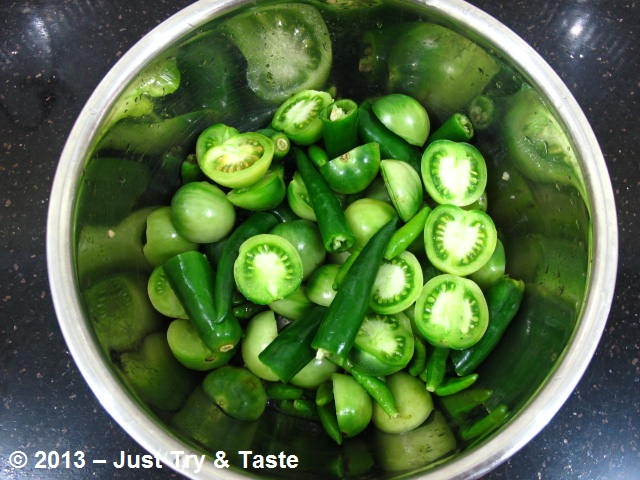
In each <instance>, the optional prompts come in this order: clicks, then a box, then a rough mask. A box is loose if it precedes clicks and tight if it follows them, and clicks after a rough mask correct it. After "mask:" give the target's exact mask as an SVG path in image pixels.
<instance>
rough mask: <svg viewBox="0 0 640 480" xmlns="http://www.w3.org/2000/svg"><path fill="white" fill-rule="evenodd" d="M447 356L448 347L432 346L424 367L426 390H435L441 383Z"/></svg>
mask: <svg viewBox="0 0 640 480" xmlns="http://www.w3.org/2000/svg"><path fill="white" fill-rule="evenodd" d="M448 358H449V348H447V347H433V350H432V351H431V355H429V358H428V359H427V365H426V367H425V369H424V372H423V376H424V381H425V382H426V384H427V390H429V391H430V392H435V391H436V389H437V388H438V387H439V386H440V385H441V384H442V381H443V380H444V376H445V373H446V372H447V359H448Z"/></svg>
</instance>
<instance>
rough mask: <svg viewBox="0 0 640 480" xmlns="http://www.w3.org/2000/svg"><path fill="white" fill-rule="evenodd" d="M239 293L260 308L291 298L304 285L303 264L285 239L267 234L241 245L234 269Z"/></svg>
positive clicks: (256, 236) (251, 238)
mask: <svg viewBox="0 0 640 480" xmlns="http://www.w3.org/2000/svg"><path fill="white" fill-rule="evenodd" d="M233 275H234V278H235V280H236V285H237V286H238V290H240V292H241V293H242V294H243V295H244V296H245V297H246V298H247V299H248V300H251V301H252V302H254V303H257V304H258V305H268V304H269V303H271V302H274V301H276V300H280V299H282V298H285V297H287V296H289V295H291V294H292V293H293V292H294V291H296V290H297V289H298V288H299V287H300V284H301V283H302V260H301V259H300V254H299V253H298V251H297V250H296V248H295V247H294V246H293V245H291V243H289V241H288V240H286V239H285V238H283V237H280V236H278V235H273V234H270V233H264V234H260V235H254V236H253V237H250V238H249V239H247V240H246V241H244V242H243V243H242V245H240V250H239V252H238V257H237V258H236V261H235V263H234V266H233Z"/></svg>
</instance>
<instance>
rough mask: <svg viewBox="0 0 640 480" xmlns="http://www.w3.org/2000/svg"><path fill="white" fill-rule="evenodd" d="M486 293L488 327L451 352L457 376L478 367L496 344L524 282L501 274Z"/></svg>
mask: <svg viewBox="0 0 640 480" xmlns="http://www.w3.org/2000/svg"><path fill="white" fill-rule="evenodd" d="M485 297H486V299H487V306H488V307H489V326H488V327H487V331H486V332H485V333H484V335H483V336H482V338H481V339H480V341H479V342H478V343H476V344H475V345H473V346H471V347H469V348H466V349H464V350H455V351H452V352H451V359H452V360H453V366H454V367H455V370H456V373H457V374H458V375H460V376H464V375H469V374H470V373H471V372H473V371H474V370H475V369H476V368H478V366H479V365H480V364H481V363H482V362H483V361H484V359H485V358H487V356H489V354H490V353H491V352H492V351H493V349H494V348H495V347H496V345H497V344H498V342H499V341H500V339H501V338H502V335H503V334H504V332H505V331H506V329H507V327H508V326H509V324H510V323H511V320H513V318H514V317H515V315H516V313H517V312H518V309H519V308H520V304H521V303H522V299H523V297H524V282H523V281H522V280H516V279H513V278H510V277H507V276H504V277H502V278H501V279H500V280H498V281H497V282H496V283H495V284H493V285H492V286H491V287H489V288H488V289H487V292H486V294H485Z"/></svg>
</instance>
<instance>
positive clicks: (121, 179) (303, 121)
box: [78, 0, 582, 470]
mask: <svg viewBox="0 0 640 480" xmlns="http://www.w3.org/2000/svg"><path fill="white" fill-rule="evenodd" d="M333 3H334V2H328V3H327V2H316V1H315V0H312V1H310V2H308V3H305V4H301V3H282V4H280V3H274V4H264V5H259V6H256V7H255V8H250V9H248V10H246V11H241V12H240V13H237V14H236V13H235V12H234V13H233V14H232V15H231V16H230V17H229V18H224V19H223V21H222V22H221V23H220V24H216V26H215V28H211V29H205V30H204V31H203V32H199V33H198V34H197V35H195V36H194V37H193V38H191V39H189V40H188V41H187V42H186V43H185V44H183V45H182V46H181V47H180V48H179V49H177V50H176V51H172V52H170V53H171V54H169V55H168V56H167V57H163V58H160V59H158V60H157V61H156V62H154V63H153V64H151V65H150V66H149V67H147V69H145V71H144V72H143V74H141V75H140V76H139V77H137V78H136V79H135V80H134V81H133V82H132V84H131V85H130V86H129V87H128V88H127V89H126V91H125V93H124V94H123V95H122V97H121V99H120V102H119V103H118V105H117V106H116V107H115V108H114V109H113V111H112V112H111V113H110V114H109V116H108V118H107V121H106V127H105V129H104V135H103V136H102V137H101V138H100V141H99V142H98V147H97V152H98V153H97V154H96V156H95V158H93V159H92V161H91V162H89V164H88V165H87V171H86V174H85V178H84V188H85V190H84V191H83V192H81V198H82V201H81V202H80V204H79V212H78V218H79V219H80V220H79V224H80V225H82V227H83V228H81V229H79V238H78V274H79V278H80V283H81V285H82V287H83V295H84V299H85V301H86V303H87V310H88V312H89V315H90V316H91V320H92V322H93V324H94V326H95V330H96V333H97V336H98V338H99V340H100V341H101V343H102V344H103V346H104V347H105V350H107V351H108V352H109V353H110V354H111V355H112V358H113V359H114V362H115V364H116V365H117V366H118V367H119V369H120V371H122V372H123V374H124V375H123V377H124V379H125V381H126V382H128V383H129V384H130V385H131V386H132V387H133V388H132V390H134V391H135V392H136V393H137V394H138V395H139V396H140V397H141V399H142V400H143V401H144V402H146V403H147V404H148V405H150V406H151V407H152V408H153V409H154V410H155V411H156V412H159V413H160V415H161V416H163V418H168V419H169V422H170V423H171V424H172V425H173V426H175V427H176V429H177V430H178V431H181V432H185V433H186V434H187V435H188V436H189V437H190V438H192V439H195V440H197V441H201V438H200V437H201V436H202V435H201V434H202V431H203V429H205V426H206V425H210V424H211V423H214V424H217V423H216V422H218V423H219V424H220V425H227V423H226V422H227V421H229V419H232V420H233V421H234V422H235V421H238V422H240V423H242V424H243V425H252V424H255V423H257V422H258V421H265V420H264V419H265V418H268V417H269V415H266V414H265V412H266V413H268V411H277V412H281V413H283V414H284V417H286V418H291V417H296V418H302V419H304V421H308V422H311V424H312V425H314V428H318V429H322V430H324V431H325V432H326V433H327V435H328V438H329V439H331V440H332V441H333V443H335V444H339V445H342V450H346V449H347V448H346V447H347V446H348V445H349V442H348V441H347V440H346V439H353V440H356V439H358V435H359V434H360V433H361V432H363V431H364V430H365V429H368V430H370V431H372V432H374V438H376V439H379V440H380V444H381V445H382V447H381V449H380V450H381V451H382V452H383V454H382V455H380V457H381V458H382V460H379V461H380V462H381V464H382V465H381V466H382V468H383V469H386V470H404V469H409V468H412V467H419V466H422V465H425V464H426V463H429V462H431V461H435V460H437V459H439V458H441V457H443V456H445V455H447V454H448V453H452V452H454V451H456V450H458V449H459V448H461V447H463V446H466V445H470V444H473V443H474V442H478V441H480V440H482V439H483V438H486V436H487V435H489V434H490V433H491V432H492V431H494V430H495V429H496V428H497V427H499V426H500V425H501V424H503V423H504V421H505V420H506V419H507V418H508V417H509V415H510V412H509V409H508V407H507V406H506V405H504V404H502V402H505V401H509V403H511V402H510V400H503V396H501V395H500V394H498V395H494V394H493V392H492V391H491V390H488V389H486V388H484V387H483V386H482V385H483V382H482V381H478V380H479V373H478V372H479V369H480V367H481V365H482V364H483V362H484V360H485V359H486V358H487V357H488V356H489V355H490V353H491V352H492V351H493V350H494V349H495V347H496V346H497V345H498V343H499V342H500V340H501V338H502V336H503V334H504V333H505V331H506V330H507V328H508V326H509V324H510V322H511V320H512V319H513V318H514V317H515V316H516V314H517V312H518V309H519V307H520V304H521V302H522V301H523V293H524V282H523V281H522V280H520V279H516V278H512V277H511V276H509V272H507V271H506V265H507V257H506V253H510V254H511V256H510V257H509V258H510V259H513V258H514V256H515V254H516V253H517V252H511V250H509V252H505V246H504V245H503V243H502V241H501V237H502V235H501V232H499V231H498V228H497V227H496V223H494V220H493V218H492V217H491V216H489V214H488V213H487V209H488V202H489V201H490V200H491V201H493V202H494V203H493V206H494V207H495V205H496V203H499V204H500V205H503V204H507V203H508V201H507V200H509V196H510V195H513V192H514V188H516V189H517V188H520V187H522V185H525V184H526V182H528V181H529V179H533V180H535V181H539V182H551V183H550V185H551V184H552V185H553V187H549V188H548V189H547V190H548V191H549V192H551V193H552V194H553V195H557V194H556V190H557V189H558V188H559V187H558V185H564V186H563V187H562V188H565V186H571V185H573V184H574V183H575V182H574V180H575V178H574V177H575V171H574V170H575V169H574V168H573V165H572V163H571V161H570V159H571V151H570V149H567V148H566V145H565V143H566V142H563V141H561V139H560V140H559V139H558V138H560V137H562V135H561V134H562V132H561V129H560V127H559V126H558V125H557V123H554V122H555V121H554V120H553V118H552V115H551V113H550V112H549V111H548V109H547V108H546V107H545V106H544V105H543V104H542V103H541V101H540V99H539V98H538V96H537V95H536V94H535V92H533V90H532V89H530V88H529V87H527V86H526V85H523V84H522V82H521V80H517V79H516V80H514V79H515V78H516V77H515V76H513V75H512V73H513V72H510V71H509V69H507V68H504V66H501V65H499V64H498V63H497V62H496V60H495V59H494V58H493V57H492V56H490V55H489V54H487V53H486V52H485V51H483V50H482V49H481V48H480V47H479V46H477V45H475V44H473V43H472V42H471V41H469V40H467V39H466V38H464V37H462V36H460V35H458V34H456V33H455V32H453V31H452V30H449V29H447V28H445V27H442V26H440V25H437V24H434V23H431V22H428V21H404V20H403V19H402V18H399V19H396V20H394V22H395V23H391V22H389V23H385V22H386V19H387V18H391V17H394V16H392V15H388V14H387V11H386V10H380V11H379V12H378V13H376V15H378V14H379V18H378V17H375V19H376V20H375V21H374V20H373V18H374V17H373V15H374V13H372V12H374V11H376V9H378V8H380V9H383V6H382V4H381V2H377V1H375V0H374V1H371V2H369V1H366V0H365V1H363V2H347V3H349V4H351V3H353V7H352V8H351V7H350V8H348V9H346V10H344V11H343V10H340V11H337V10H334V8H338V4H340V2H337V3H336V5H334V4H333ZM316 7H317V8H316ZM320 10H321V11H322V14H320V13H319V11H320ZM350 15H351V16H350ZM369 15H371V17H369ZM394 18H395V17H394ZM326 19H330V21H327V22H326V23H325V20H326ZM358 21H362V22H363V24H364V25H366V26H369V25H373V24H375V25H378V24H380V25H384V28H380V29H373V30H371V31H367V32H366V33H365V35H364V38H363V39H361V40H362V44H363V46H364V50H363V52H364V53H363V55H360V56H359V59H356V61H353V60H354V59H353V58H351V57H347V58H346V59H345V57H340V56H339V55H340V54H342V55H350V54H349V52H348V50H349V49H342V50H341V51H340V52H337V51H335V50H332V42H335V41H336V37H335V35H337V34H336V30H335V26H334V30H332V31H331V32H329V30H328V27H327V26H328V25H329V24H330V23H331V22H333V23H335V22H344V23H345V24H346V25H347V26H348V27H351V25H350V22H358ZM248 31H250V32H252V35H246V32H248ZM344 31H345V32H347V33H344V32H343V33H342V34H340V35H343V36H342V37H339V40H337V41H338V42H343V43H344V44H348V41H347V40H349V39H350V38H351V37H349V35H350V34H349V32H350V28H345V29H344ZM258 46H259V47H260V48H258ZM292 52H295V55H294V54H292ZM344 52H347V53H346V54H345V53H344ZM174 54H175V55H174ZM265 55H268V56H269V58H270V61H269V62H266V61H265V60H264V59H265ZM357 60H359V63H358V61H357ZM238 65H242V68H244V69H245V72H244V73H245V74H246V75H244V76H242V75H238V74H237V72H236V70H237V69H238V68H239V67H238ZM354 65H355V68H357V69H358V72H357V73H358V74H362V76H361V77H358V78H359V79H361V81H359V82H353V81H352V76H353V75H355V73H354V72H353V71H352V70H350V68H353V66H354ZM435 66H437V68H435ZM341 75H343V76H344V77H345V78H341ZM211 79H215V80H216V81H211ZM490 79H493V80H492V81H491V82H490ZM327 85H335V87H331V88H328V87H327ZM354 85H355V86H354ZM380 92H385V93H384V94H381V93H380ZM386 92H395V93H386ZM400 92H402V93H400ZM247 105H248V107H246V109H245V106H247ZM425 106H426V109H425ZM246 110H250V111H249V112H248V111H246ZM498 117H506V118H508V119H509V121H508V122H506V123H504V125H503V126H502V127H500V128H502V129H503V130H504V132H502V131H500V132H497V128H496V118H498ZM474 129H475V130H481V129H482V130H484V131H485V135H486V136H492V135H500V141H498V142H496V143H500V144H502V143H504V144H505V148H506V153H507V154H508V155H509V157H510V158H512V159H513V163H514V164H515V165H516V167H517V168H516V169H509V172H506V170H505V173H503V177H504V175H505V174H506V175H507V177H508V178H506V180H505V179H504V178H503V180H504V182H503V183H506V182H507V181H508V180H509V187H508V188H505V189H502V190H501V189H495V191H493V192H491V193H492V194H494V195H493V196H491V195H488V194H487V179H488V176H489V175H490V173H491V172H489V171H488V170H489V168H488V166H487V162H486V161H485V158H484V156H483V153H482V152H481V151H480V150H479V149H478V145H479V142H476V141H475V139H474ZM556 137H558V138H556ZM563 138H564V137H563ZM502 140H504V142H502ZM492 153H494V152H492ZM565 157H568V159H567V158H565ZM149 158H150V159H151V161H148V159H149ZM148 164H151V165H152V166H153V168H149V167H148ZM534 164H535V165H536V166H537V167H539V168H536V169H533V170H534V171H531V169H532V168H533V167H531V165H534ZM156 167H157V168H156ZM520 171H522V173H520ZM525 177H526V178H525ZM494 180H495V178H494ZM518 182H519V183H518ZM494 183H495V182H494ZM512 184H513V185H512ZM522 188H523V189H524V187H522ZM547 190H545V191H547ZM104 192H109V193H110V195H104ZM516 193H518V195H516V196H517V197H518V199H520V198H522V200H521V201H520V200H517V202H516V204H515V206H513V205H512V204H510V203H509V204H508V208H504V209H501V208H497V209H496V208H493V209H492V215H494V216H500V218H497V217H496V219H498V220H499V224H500V225H503V226H505V225H510V224H513V225H515V227H514V228H516V230H517V229H518V228H521V225H524V224H526V223H527V221H534V220H535V217H534V216H529V215H527V213H528V212H529V211H530V209H531V208H533V207H532V206H531V205H533V204H535V205H536V208H537V209H541V208H540V206H539V205H538V203H536V202H538V201H539V199H532V198H530V196H527V195H523V196H520V195H519V191H518V192H516ZM553 195H551V197H550V198H552V199H556V198H560V197H559V196H553ZM489 197H491V198H489ZM496 198H497V200H495V201H494V199H496ZM158 199H161V200H160V202H159V201H158ZM549 201H551V200H549ZM159 203H160V204H161V206H158V204H159ZM512 207H513V208H512ZM131 211H134V213H130V212H131ZM96 212H97V213H96ZM98 216H101V218H100V219H99V221H95V223H94V220H95V218H94V217H98ZM523 219H525V220H523ZM527 219H534V220H527ZM563 220H564V219H563ZM116 221H118V222H120V223H117V224H116V225H115V226H114V225H113V224H114V223H116ZM541 222H543V223H544V222H546V223H544V224H541V225H538V224H536V225H535V227H536V231H537V230H538V227H540V228H539V230H541V231H545V232H546V231H547V230H553V231H554V232H555V230H556V223H561V224H562V225H565V226H566V225H573V224H574V223H570V222H566V221H562V222H556V221H555V220H554V219H553V218H551V219H550V220H548V219H547V216H545V220H544V221H541ZM105 225H108V227H105ZM542 227H544V228H542ZM527 228H528V227H527ZM566 228H570V227H566ZM527 241H528V242H529V243H528V245H533V247H536V246H537V245H538V244H537V243H536V242H538V241H539V237H531V238H528V239H527ZM544 245H546V243H544ZM564 245H565V243H562V244H561V247H562V248H561V249H560V250H559V251H560V253H559V254H557V255H556V256H555V257H552V258H558V259H564V260H562V262H565V263H566V264H568V265H574V264H577V263H578V262H572V261H570V260H566V259H567V258H573V257H571V255H574V256H575V253H573V254H571V253H570V252H573V250H570V249H569V248H565V247H564ZM554 246H555V244H554ZM571 247H572V248H573V245H571ZM554 251H555V250H554ZM523 256H526V254H522V255H521V257H520V263H521V264H522V263H525V264H526V262H523V260H522V258H523ZM516 263H517V262H516ZM527 265H528V264H527ZM150 266H151V268H149V267H150ZM525 267H526V265H525ZM572 268H575V269H576V270H579V267H572ZM527 270H528V268H522V265H521V268H520V271H525V272H526V271H527ZM114 272H116V273H115V274H114ZM122 272H127V273H122ZM140 273H141V274H142V277H141V275H140ZM578 273H579V272H578ZM545 275H546V276H545V282H544V283H545V288H547V285H548V284H549V285H552V286H554V288H557V289H558V290H559V291H561V293H560V295H561V296H562V297H563V298H565V297H566V298H568V299H569V300H572V301H577V299H579V298H580V294H581V290H580V285H579V282H577V283H576V284H575V286H574V285H572V284H569V285H568V286H567V288H565V285H564V284H562V285H560V284H559V281H558V280H557V279H556V280H552V281H547V279H548V278H551V276H552V274H551V273H549V274H548V275H547V274H546V273H545ZM576 278H578V279H579V278H582V277H580V276H579V275H576ZM539 283H542V282H539ZM536 287H539V285H535V284H533V283H532V282H529V279H527V288H528V291H529V292H531V291H533V290H534V289H535V288H536ZM144 292H147V295H146V296H145V295H144ZM134 317H135V318H134ZM167 318H168V319H171V321H170V322H169V323H168V327H167V322H166V319H167ZM549 338H550V337H549ZM543 340H544V342H547V341H548V338H547V337H544V339H543ZM532 355H535V353H533V354H532ZM529 363H531V362H529ZM487 384H492V382H487V383H485V384H484V385H487ZM202 412H207V413H206V414H205V413H202ZM222 412H224V413H222ZM205 417H206V418H205ZM279 417H282V415H279ZM258 419H260V420H258ZM214 420H215V421H214ZM206 428H208V427H206ZM204 436H205V437H206V435H204ZM247 436H248V437H250V436H251V435H249V434H247ZM230 437H233V435H231V436H230ZM238 437H242V438H244V436H243V435H238ZM331 440H328V442H330V443H331ZM287 441H289V439H287ZM202 443H203V444H206V442H205V441H202ZM249 445H250V443H249ZM244 447H245V448H246V446H244ZM224 448H227V447H226V446H225V447H224ZM425 451H428V452H429V454H428V455H427V454H425V453H424V452H425ZM411 452H416V453H415V455H414V454H412V453H411ZM417 452H420V453H419V454H418V453H417ZM414 461H415V462H418V463H415V464H414V463H412V462H414ZM363 468H364V467H363Z"/></svg>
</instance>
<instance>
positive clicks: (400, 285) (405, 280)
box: [369, 251, 423, 315]
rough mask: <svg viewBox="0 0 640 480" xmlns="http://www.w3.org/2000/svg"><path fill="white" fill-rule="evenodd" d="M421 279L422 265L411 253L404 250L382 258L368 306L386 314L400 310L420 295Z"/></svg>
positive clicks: (404, 308) (408, 305)
mask: <svg viewBox="0 0 640 480" xmlns="http://www.w3.org/2000/svg"><path fill="white" fill-rule="evenodd" d="M422 281H423V277H422V267H421V265H420V262H419V261H418V259H417V258H416V256H415V255H414V254H413V253H411V252H409V251H404V252H402V253H401V254H399V255H396V256H395V257H393V258H392V259H391V260H384V261H383V262H382V264H381V265H380V268H378V273H377V275H376V279H375V281H374V283H373V292H372V294H371V301H370V302H369V307H370V308H371V310H373V311H374V312H376V313H383V314H386V315H391V314H394V313H399V312H402V311H403V310H406V309H407V308H408V307H410V306H411V304H412V303H413V302H415V301H416V299H417V298H418V296H419V295H420V291H421V290H422Z"/></svg>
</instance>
